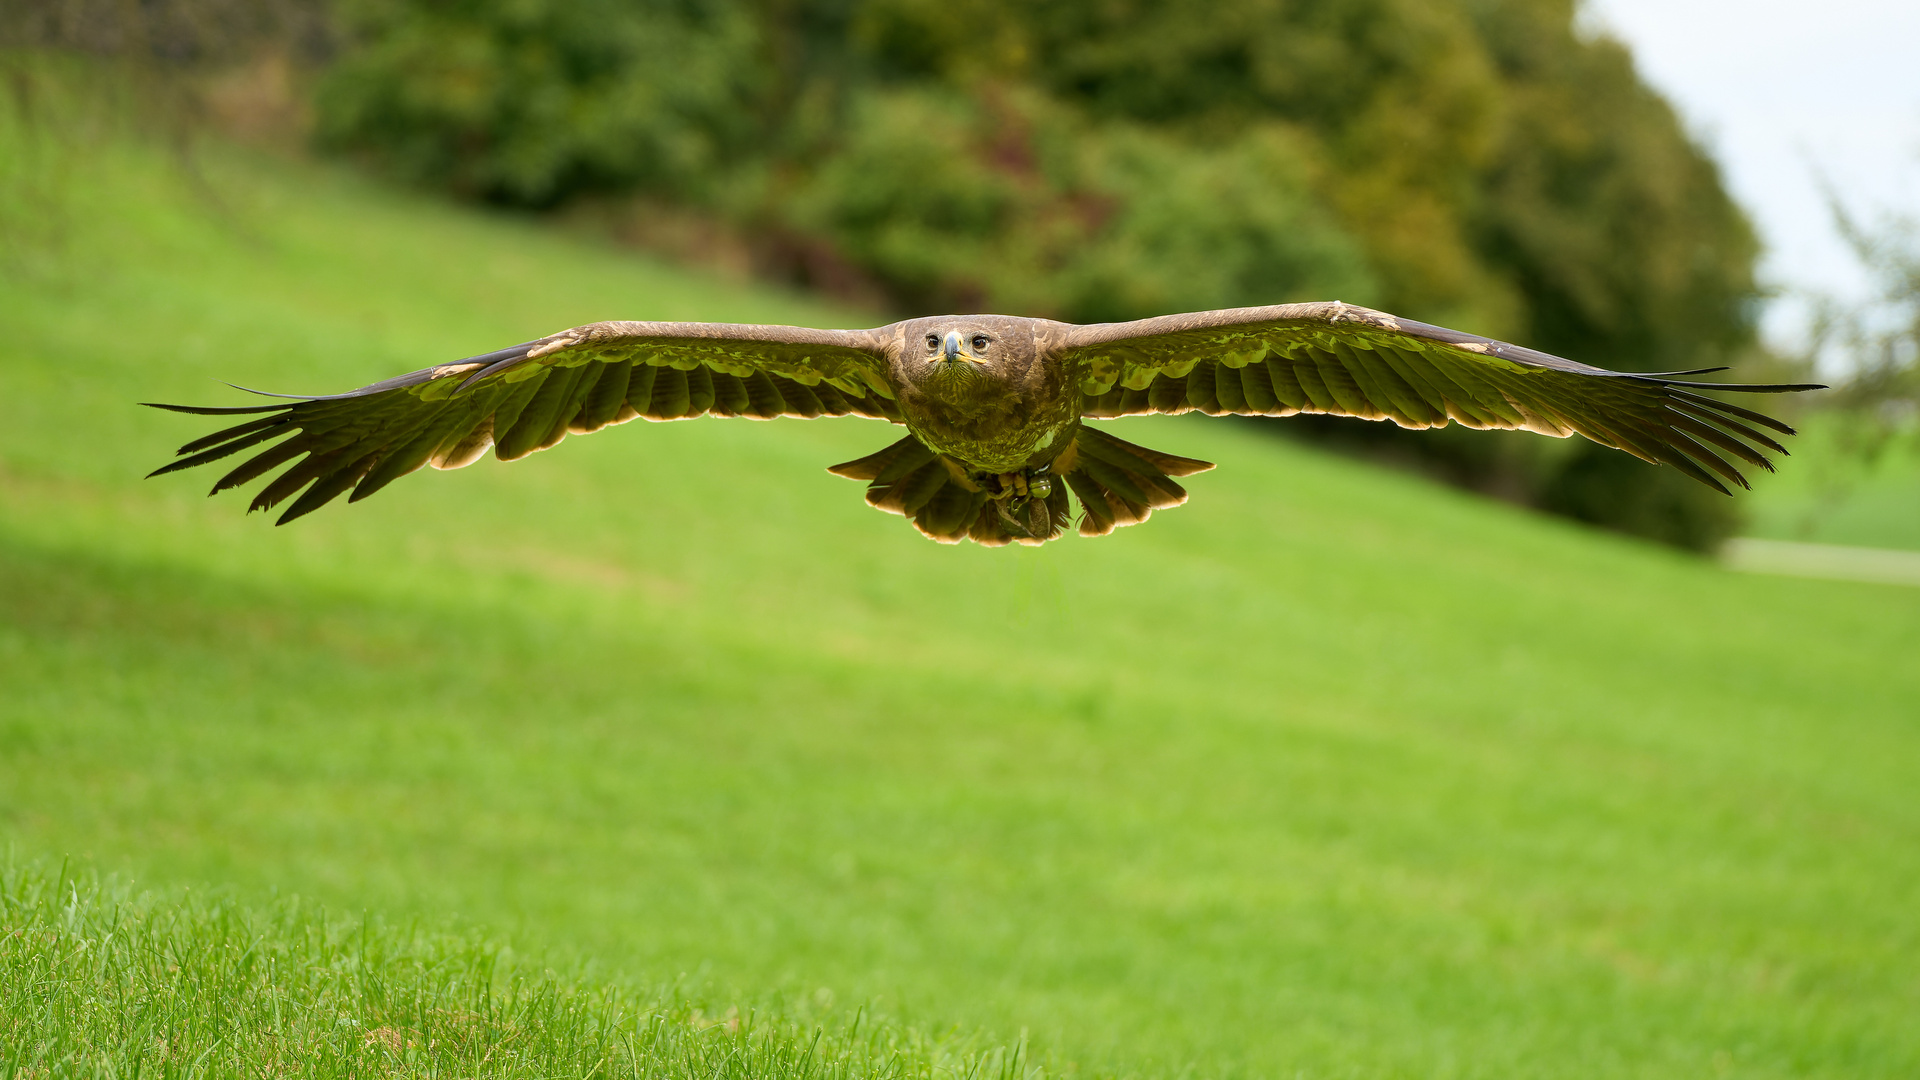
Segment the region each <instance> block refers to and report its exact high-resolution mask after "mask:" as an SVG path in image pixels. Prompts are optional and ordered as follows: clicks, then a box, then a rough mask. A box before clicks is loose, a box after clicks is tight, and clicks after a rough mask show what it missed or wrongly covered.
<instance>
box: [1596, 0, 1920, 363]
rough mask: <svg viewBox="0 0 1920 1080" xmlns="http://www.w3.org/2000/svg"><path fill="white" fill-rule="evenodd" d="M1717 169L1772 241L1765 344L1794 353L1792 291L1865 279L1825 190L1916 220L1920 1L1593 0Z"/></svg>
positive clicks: (1600, 23) (1797, 312)
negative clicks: (1778, 292) (1821, 180)
mask: <svg viewBox="0 0 1920 1080" xmlns="http://www.w3.org/2000/svg"><path fill="white" fill-rule="evenodd" d="M1582 20H1583V22H1584V24H1585V25H1587V26H1589V27H1591V28H1594V29H1598V30H1600V31H1601V32H1604V33H1608V34H1611V35H1612V36H1613V37H1616V38H1618V39H1620V40H1622V41H1624V42H1626V43H1627V44H1628V45H1629V46H1630V47H1631V48H1632V49H1633V53H1634V58H1635V62H1636V63H1637V64H1638V65H1639V68H1640V73H1641V75H1642V77H1644V78H1645V79H1646V80H1647V81H1648V82H1650V83H1652V84H1653V85H1654V86H1655V87H1657V88H1659V89H1660V90H1661V92H1663V93H1664V94H1666V96H1667V98H1668V100H1670V101H1672V102H1673V103H1674V105H1675V106H1676V107H1678V108H1679V110H1680V113H1681V115H1682V116H1683V117H1684V118H1685V121H1686V124H1687V127H1688V129H1689V130H1690V131H1691V132H1692V133H1693V134H1694V136H1695V137H1696V138H1698V139H1699V140H1700V141H1701V142H1702V143H1703V144H1704V145H1706V147H1707V148H1708V149H1709V150H1710V151H1712V153H1713V155H1714V156H1715V157H1716V158H1717V159H1718V160H1719V161H1720V163H1721V167H1722V168H1723V169H1724V170H1725V173H1726V178H1727V182H1728V185H1729V186H1730V187H1731V188H1732V190H1733V194H1734V197H1735V198H1737V199H1739V200H1740V202H1741V204H1742V205H1744V206H1745V207H1746V208H1747V212H1748V213H1749V214H1750V215H1751V216H1752V217H1753V219H1754V222H1755V224H1756V225H1757V226H1758V227H1759V229H1760V234H1761V238H1762V240H1764V241H1765V242H1766V245H1767V257H1766V261H1765V262H1764V263H1763V266H1762V269H1763V274H1764V276H1765V279H1766V281H1767V282H1768V283H1769V284H1772V285H1775V286H1783V287H1785V288H1786V289H1787V290H1788V292H1789V295H1787V296H1784V297H1783V298H1782V299H1781V300H1778V301H1776V302H1775V303H1774V304H1772V305H1771V307H1770V309H1769V311H1768V314H1767V317H1766V323H1765V328H1766V331H1767V336H1768V338H1769V339H1770V340H1773V341H1775V342H1777V343H1780V344H1782V345H1789V346H1790V345H1792V344H1794V343H1795V342H1796V341H1797V340H1798V339H1799V336H1800V330H1801V328H1802V327H1803V326H1804V323H1805V316H1804V309H1803V308H1802V307H1801V306H1800V305H1798V304H1796V303H1795V302H1794V300H1793V297H1792V295H1791V292H1792V291H1793V290H1813V291H1819V292H1825V293H1831V294H1837V295H1840V296H1843V297H1857V296H1859V295H1861V294H1863V293H1864V292H1865V291H1866V279H1865V277H1864V275H1863V274H1862V273H1861V272H1860V270H1859V268H1858V265H1857V264H1856V263H1855V262H1854V260H1853V258H1852V256H1851V255H1850V254H1849V253H1848V251H1847V249H1846V247H1845V246H1844V245H1843V244H1842V243H1841V242H1840V240H1839V238H1838V237H1837V236H1836V235H1835V233H1834V230H1833V225H1832V218H1831V216H1830V215H1829V214H1828V212H1827V209H1826V204H1825V201H1824V200H1823V199H1822V197H1821V194H1820V190H1819V187H1818V185H1817V183H1816V181H1815V174H1816V170H1818V172H1819V173H1821V174H1824V175H1825V176H1826V177H1827V179H1828V180H1829V181H1830V182H1831V183H1832V184H1833V185H1834V187H1835V188H1836V189H1838V190H1839V192H1840V193H1841V195H1842V196H1843V198H1844V199H1845V200H1846V201H1847V203H1848V204H1849V205H1850V206H1852V207H1853V208H1855V210H1856V211H1861V212H1864V213H1861V214H1860V216H1865V217H1869V218H1870V217H1871V216H1872V215H1871V211H1872V210H1874V209H1875V208H1881V207H1884V208H1892V209H1899V210H1902V211H1905V212H1908V213H1920V0H1823V2H1818V3H1806V2H1799V3H1790V2H1787V0H1745V2H1735V0H1585V7H1584V9H1583V11H1582Z"/></svg>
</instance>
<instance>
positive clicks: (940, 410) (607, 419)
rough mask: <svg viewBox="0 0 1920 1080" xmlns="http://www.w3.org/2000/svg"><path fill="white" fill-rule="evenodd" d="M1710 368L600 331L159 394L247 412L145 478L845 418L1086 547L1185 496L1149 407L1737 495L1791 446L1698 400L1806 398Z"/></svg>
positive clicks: (877, 463)
mask: <svg viewBox="0 0 1920 1080" xmlns="http://www.w3.org/2000/svg"><path fill="white" fill-rule="evenodd" d="M1716 370H1722V369H1718V368H1705V369H1700V370H1697V371H1678V372H1667V373H1663V374H1657V375H1648V374H1635V373H1628V372H1617V371H1608V370H1606V369H1604V368H1597V367H1590V366H1588V365H1586V364H1580V363H1575V362H1573V361H1571V360H1563V359H1561V358H1560V357H1557V356H1549V355H1547V354H1545V353H1541V352H1536V351H1534V350H1532V349H1526V348H1521V347H1519V346H1515V345H1509V344H1506V343H1505V342H1500V341H1494V340H1491V339H1488V338H1482V337H1475V336H1473V335H1471V334H1463V333H1460V332H1458V331H1454V330H1448V329H1445V328H1443V327H1438V326H1430V325H1428V324H1426V323H1419V322H1414V321H1411V320H1408V319H1401V318H1396V317H1395V316H1392V315H1388V314H1386V313H1384V312H1379V311H1373V310H1370V309H1368V308H1363V307H1355V306H1352V305H1349V304H1342V303H1339V302H1332V303H1312V304H1283V305H1277V306H1271V307H1253V308H1234V309H1228V310H1223V311H1206V312H1199V313H1195V314H1188V315H1166V316H1161V317H1159V318H1152V319H1141V320H1138V321H1136V322H1124V323H1099V324H1092V325H1075V324H1071V323H1063V322H1054V321H1051V320H1048V319H1027V318H1015V317H1010V316H1005V315H955V316H941V317H933V318H922V319H909V320H906V321H904V322H897V323H893V324H892V325H889V326H882V327H879V328H877V329H872V330H816V329H809V328H806V327H798V326H754V325H734V324H726V323H680V322H601V323H594V324H592V325H590V326H579V327H575V328H573V329H571V330H563V331H561V332H559V333H557V334H552V335H550V336H548V337H544V338H541V339H539V340H538V341H530V342H527V343H525V344H522V345H515V346H513V347H512V348H510V349H501V350H499V351H498V352H491V353H486V354H484V355H481V356H472V357H468V358H466V359H464V360H456V361H454V362H452V363H445V364H439V365H436V366H434V367H429V368H423V369H421V370H419V371H415V372H413V373H411V374H407V375H401V376H398V377H396V378H392V379H388V380H386V381H384V382H378V383H374V384H373V385H372V386H366V387H362V388H361V389H358V390H353V391H350V392H348V393H344V394H333V395H328V396H324V397H299V398H289V400H288V401H287V403H285V404H273V405H258V406H247V407H239V408H199V407H193V406H182V405H158V406H156V407H157V408H163V409H171V410H174V411H176V412H185V413H199V414H208V415H234V414H256V413H257V414H261V415H259V416H257V417H255V418H253V419H249V420H246V421H244V422H242V423H239V424H237V425H235V426H232V427H228V428H224V429H222V430H220V431H217V432H215V433H213V434H211V435H208V436H205V437H204V438H200V439H195V440H194V441H192V442H190V443H188V444H186V445H185V446H183V447H181V448H180V451H179V457H178V460H175V461H174V462H172V463H171V464H169V465H166V466H164V467H163V468H160V469H158V470H156V471H155V472H154V473H153V474H152V475H156V476H157V475H160V474H161V473H170V472H174V471H176V470H180V469H188V468H193V467H195V466H198V465H204V464H206V463H208V462H211V461H215V460H218V459H220V458H225V457H228V456H229V455H232V454H236V453H239V452H241V451H243V450H252V449H255V448H257V447H261V446H263V445H264V446H265V447H266V448H265V449H260V450H257V451H256V452H255V453H254V454H253V455H252V456H251V457H249V458H247V459H246V460H245V461H243V462H242V463H241V464H240V465H239V467H237V468H235V469H233V470H232V471H231V472H229V473H227V474H226V475H225V476H223V477H221V478H220V479H219V481H218V482H216V483H215V484H214V486H213V491H214V492H220V491H223V490H225V489H227V488H231V487H235V486H238V485H241V484H245V483H248V482H249V481H252V480H255V479H258V478H260V477H262V476H265V475H266V474H267V473H268V472H270V471H272V470H273V469H275V468H278V467H279V466H282V465H287V466H288V467H287V468H286V469H285V470H284V471H282V472H281V473H280V474H279V475H278V476H276V477H274V478H273V479H272V480H271V481H270V482H269V483H268V484H267V485H266V486H265V487H264V488H263V489H262V490H261V491H260V492H259V494H258V495H256V496H255V497H254V500H253V504H252V507H251V508H252V509H255V510H265V509H268V508H270V507H273V506H276V505H278V504H280V503H281V502H283V501H285V500H287V499H289V498H292V499H293V503H292V505H291V506H289V507H288V508H287V509H286V511H285V512H284V513H282V514H281V515H280V519H279V523H280V524H285V523H287V522H289V521H291V520H293V519H295V518H298V517H300V516H302V515H303V514H308V513H311V512H312V511H314V510H317V509H319V508H320V507H322V506H324V505H326V504H327V503H328V502H330V501H332V500H333V499H336V498H338V497H339V496H341V495H343V494H346V493H348V492H351V493H352V496H351V500H350V501H358V500H360V499H364V498H366V497H367V496H369V495H372V494H373V493H374V492H376V491H379V490H380V489H381V488H383V487H386V486H387V485H388V484H390V483H392V482H393V481H395V480H397V479H399V478H400V477H402V476H405V475H406V474H408V473H410V472H413V471H414V470H416V469H418V468H420V467H421V466H423V465H432V466H434V467H435V468H440V469H457V468H460V467H461V466H463V465H467V464H470V463H472V462H473V461H475V460H476V459H478V458H479V457H480V456H481V455H482V454H484V453H486V451H487V449H488V448H489V447H491V448H492V449H493V452H494V456H496V457H498V458H500V459H501V460H502V461H512V460H514V459H515V458H520V457H525V456H526V455H528V454H530V453H532V452H534V451H535V450H545V449H547V448H548V447H551V446H554V445H556V444H558V443H559V442H560V441H561V440H562V439H564V438H566V437H567V435H568V434H570V433H571V434H583V433H586V432H591V431H598V430H600V429H601V428H603V427H607V426H608V425H611V424H621V423H625V422H627V421H629V420H636V419H646V420H684V419H689V418H691V417H696V416H739V417H747V418H749V419H756V420H771V419H773V418H775V417H780V416H795V417H816V416H843V415H847V414H854V415H858V416H867V417H876V418H879V419H883V420H888V421H891V422H893V423H895V424H900V425H902V426H904V427H905V428H906V430H907V434H906V435H905V436H904V437H903V438H901V439H900V440H899V441H897V442H895V443H893V444H892V445H890V446H888V447H886V448H885V449H883V450H881V451H879V452H878V453H874V454H871V455H868V456H867V457H863V458H860V459H859V460H857V461H849V462H846V463H844V464H840V465H835V466H833V467H832V469H831V471H832V472H834V473H837V474H839V475H841V476H845V477H848V478H851V479H854V480H864V481H866V482H867V501H868V502H869V503H871V504H872V505H874V506H876V507H878V508H879V509H882V510H886V511H889V512H891V513H895V514H900V515H903V516H904V517H906V518H908V519H909V520H911V521H912V522H913V525H914V527H915V528H917V529H919V530H920V532H921V533H923V534H924V535H926V536H928V537H931V538H932V539H934V540H938V541H940V542H942V543H958V542H960V541H962V540H968V539H971V540H974V541H976V542H978V543H981V544H986V545H991V546H1000V545H1005V544H1008V543H1011V542H1016V541H1017V542H1019V543H1022V544H1040V543H1044V542H1046V541H1048V540H1052V539H1054V538H1056V537H1058V536H1060V535H1062V534H1063V533H1064V532H1065V530H1066V529H1067V528H1068V527H1069V526H1070V525H1071V524H1072V523H1073V505H1072V501H1073V499H1072V497H1077V498H1078V500H1079V504H1080V520H1079V532H1080V535H1082V536H1101V535H1105V534H1106V533H1109V532H1112V531H1113V529H1114V528H1115V527H1117V526H1121V525H1133V524H1136V523H1139V522H1142V521H1145V520H1147V518H1148V517H1149V516H1150V515H1151V514H1152V513H1153V511H1155V510H1164V509H1166V508H1168V507H1171V506H1178V505H1180V504H1181V503H1183V502H1185V501H1186V498H1187V493H1186V491H1185V489H1184V488H1182V487H1181V486H1180V484H1179V483H1177V482H1176V481H1175V480H1174V478H1175V477H1182V476H1187V475H1189V474H1192V473H1197V472H1201V471H1203V470H1206V469H1211V468H1212V467H1213V466H1212V464H1210V463H1208V462H1205V461H1197V460H1194V459H1193V458H1185V457H1179V456H1176V455H1173V454H1166V453H1161V452H1159V451H1157V450H1149V449H1147V448H1146V447H1144V446H1137V445H1135V444H1133V443H1130V442H1127V441H1125V440H1123V439H1119V438H1116V437H1114V436H1113V435H1111V434H1109V433H1107V432H1105V431H1102V430H1100V429H1099V428H1096V427H1093V426H1090V425H1088V424H1087V423H1086V421H1088V420H1097V419H1105V418H1108V417H1116V416H1132V415H1136V414H1142V413H1159V414H1166V415H1177V414H1179V413H1184V412H1189V411H1195V410H1197V411H1199V412H1203V413H1206V414H1208V415H1210V416H1219V415H1226V414H1233V415H1242V416H1291V415H1293V414H1295V413H1327V414H1331V415H1336V416H1355V417H1364V418H1366V419H1371V420H1391V421H1393V422H1395V423H1397V424H1399V425H1400V426H1402V427H1407V428H1430V427H1444V426H1446V425H1447V424H1448V423H1450V422H1457V423H1461V424H1465V425H1466V426H1468V427H1474V428H1525V429H1526V430H1528V431H1536V432H1539V433H1541V434H1543V435H1553V436H1557V437H1561V438H1564V437H1567V436H1569V435H1572V434H1574V433H1575V432H1578V433H1579V434H1581V435H1584V436H1586V437H1587V438H1589V439H1592V440H1593V441H1595V442H1598V443H1601V444H1603V445H1605V446H1611V447H1616V448H1618V449H1621V450H1624V451H1626V452H1627V453H1630V454H1633V455H1636V456H1638V457H1641V458H1644V459H1646V460H1648V461H1653V462H1659V463H1662V464H1666V465H1671V466H1673V467H1674V468H1676V469H1679V470H1680V471H1682V472H1684V473H1686V474H1687V475H1688V476H1691V477H1693V478H1694V479H1695V480H1698V481H1700V482H1701V483H1704V484H1706V485H1708V486H1709V487H1712V488H1715V489H1716V490H1719V491H1721V492H1727V491H1728V485H1729V484H1738V485H1740V486H1742V487H1745V486H1747V482H1746V479H1745V478H1744V477H1743V476H1742V475H1741V474H1740V471H1739V469H1738V468H1737V467H1736V466H1735V464H1734V463H1733V462H1734V460H1738V461H1741V462H1745V463H1747V464H1749V465H1754V466H1758V467H1760V468H1764V469H1769V470H1771V469H1772V467H1773V466H1772V464H1771V463H1770V461H1769V460H1768V458H1767V456H1766V453H1765V451H1769V450H1770V451H1774V452H1776V453H1781V454H1784V453H1786V448H1785V447H1783V446H1781V445H1780V443H1779V442H1778V441H1776V440H1775V438H1774V437H1773V435H1770V434H1768V432H1769V431H1771V432H1774V433H1777V434H1787V435H1790V434H1792V433H1793V430H1792V429H1791V428H1789V427H1788V426H1787V425H1785V424H1783V423H1781V422H1779V421H1778V420H1775V419H1773V418H1771V417H1768V416H1765V415H1762V414H1760V413H1757V412H1754V411H1752V410H1749V409H1744V408H1741V407H1740V406H1737V405H1732V404H1729V403H1727V402H1725V401H1722V400H1720V399H1719V398H1716V397H1710V396H1707V395H1706V394H1703V393H1700V391H1702V390H1716V391H1729V390H1731V391H1740V392H1744V393H1778V392H1783V391H1796V390H1812V389H1820V387H1816V386H1811V385H1800V384H1764V385H1755V384H1728V383H1710V382H1698V381H1689V380H1688V379H1687V378H1685V377H1686V376H1693V375H1700V374H1705V373H1706V372H1709V371H1716ZM289 463H291V464H289ZM303 489H304V490H303ZM1069 492H1071V497H1070V495H1069ZM296 495H297V496H298V497H297V498H295V496H296Z"/></svg>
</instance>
